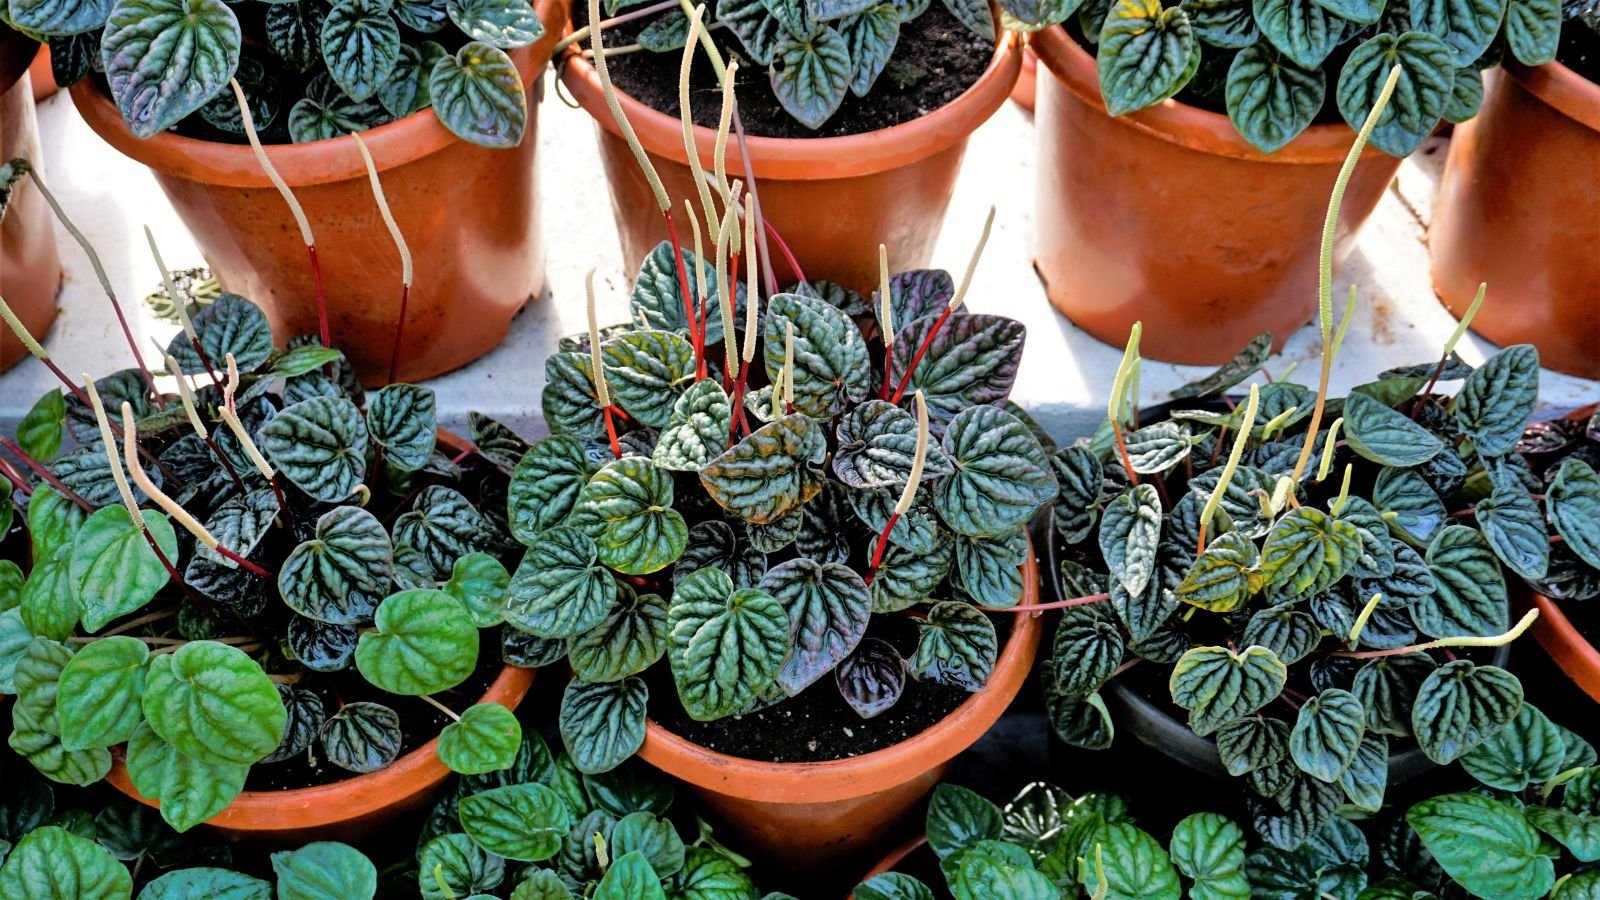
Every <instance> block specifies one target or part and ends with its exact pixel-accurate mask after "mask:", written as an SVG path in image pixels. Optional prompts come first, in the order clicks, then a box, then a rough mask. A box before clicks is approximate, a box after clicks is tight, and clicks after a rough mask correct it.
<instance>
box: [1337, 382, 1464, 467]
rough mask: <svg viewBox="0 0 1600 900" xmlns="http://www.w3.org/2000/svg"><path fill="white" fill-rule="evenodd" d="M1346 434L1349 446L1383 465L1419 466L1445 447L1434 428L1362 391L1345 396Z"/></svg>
mask: <svg viewBox="0 0 1600 900" xmlns="http://www.w3.org/2000/svg"><path fill="white" fill-rule="evenodd" d="M1344 436H1345V440H1347V441H1349V443H1350V449H1352V450H1354V451H1355V452H1356V453H1358V454H1360V455H1361V456H1364V457H1366V458H1367V459H1370V460H1372V461H1373V462H1375V463H1378V464H1379V465H1384V466H1419V465H1422V464H1423V463H1425V462H1427V461H1428V460H1430V459H1432V458H1434V457H1435V456H1436V455H1438V453H1439V451H1440V450H1443V449H1444V442H1443V441H1441V440H1439V438H1438V437H1436V436H1435V435H1434V434H1433V432H1431V431H1429V430H1428V429H1426V428H1423V427H1422V426H1421V425H1418V424H1417V423H1415V422H1413V421H1411V419H1410V417H1408V416H1406V415H1405V414H1404V413H1400V412H1396V411H1395V410H1393V409H1390V408H1389V407H1387V406H1385V405H1383V404H1382V403H1381V402H1379V401H1377V400H1374V399H1373V398H1371V397H1369V396H1367V395H1366V394H1359V393H1353V394H1351V395H1349V396H1348V397H1346V398H1345V401H1344Z"/></svg>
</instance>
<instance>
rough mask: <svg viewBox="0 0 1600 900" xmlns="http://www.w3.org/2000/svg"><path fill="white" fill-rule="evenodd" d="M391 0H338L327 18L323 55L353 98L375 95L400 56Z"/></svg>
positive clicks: (397, 31) (334, 74)
mask: <svg viewBox="0 0 1600 900" xmlns="http://www.w3.org/2000/svg"><path fill="white" fill-rule="evenodd" d="M390 5H391V2H390V0H337V2H335V3H334V4H333V8H332V9H331V10H329V12H328V17H327V19H325V20H324V21H323V24H322V34H321V46H322V58H323V60H324V61H325V62H326V63H327V66H328V72H329V74H331V75H332V76H333V80H334V81H335V82H337V83H338V85H339V88H340V89H341V90H343V91H344V93H345V95H346V96H348V97H349V98H350V99H351V100H355V101H357V102H360V101H362V100H366V99H367V98H369V97H372V96H373V95H375V94H376V93H377V92H378V88H379V86H381V85H382V84H383V83H384V82H385V81H387V80H388V78H389V73H390V72H392V71H393V70H394V66H395V63H396V62H397V61H398V60H399V58H400V26H399V24H397V23H396V22H395V20H394V19H393V17H391V16H390V15H389V7H390Z"/></svg>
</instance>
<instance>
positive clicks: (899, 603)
mask: <svg viewBox="0 0 1600 900" xmlns="http://www.w3.org/2000/svg"><path fill="white" fill-rule="evenodd" d="M954 546H955V542H954V541H952V540H951V539H950V537H949V535H948V534H947V533H945V532H938V533H936V537H935V540H934V543H933V544H932V546H931V547H930V549H929V550H928V552H926V553H922V552H918V551H916V550H913V549H911V548H908V547H903V546H898V545H896V544H894V543H893V541H891V542H890V544H889V549H888V550H886V551H884V554H883V558H882V561H881V562H880V563H879V565H878V573H877V577H875V578H874V579H873V580H872V585H871V589H872V611H873V612H897V611H899V610H902V609H909V608H911V607H913V606H916V605H917V604H919V603H922V602H924V601H926V600H927V599H928V598H929V597H930V596H931V595H932V594H933V592H934V590H935V589H936V588H938V587H939V584H940V582H942V581H944V579H945V576H947V575H949V574H950V566H951V564H952V562H953V561H954V556H955V554H954ZM876 551H877V540H876V539H874V540H873V543H872V546H870V547H869V548H868V554H869V555H870V554H872V553H875V552H876Z"/></svg>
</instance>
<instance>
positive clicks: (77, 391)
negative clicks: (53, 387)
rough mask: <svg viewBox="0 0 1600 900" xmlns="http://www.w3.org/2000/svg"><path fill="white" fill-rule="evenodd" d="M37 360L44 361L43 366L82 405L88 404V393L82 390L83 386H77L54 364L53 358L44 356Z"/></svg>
mask: <svg viewBox="0 0 1600 900" xmlns="http://www.w3.org/2000/svg"><path fill="white" fill-rule="evenodd" d="M39 361H40V362H42V363H44V365H45V368H47V369H49V370H50V372H51V374H53V375H55V376H56V379H57V380H59V381H60V382H61V383H62V384H64V385H66V386H67V390H69V391H71V392H72V396H74V397H77V398H78V402H79V403H82V404H83V405H84V406H89V405H90V404H89V395H88V394H85V393H84V392H83V388H81V387H78V384H77V382H75V381H73V380H72V379H71V378H68V377H67V373H65V372H63V371H61V367H60V366H58V365H56V364H55V361H54V360H52V359H51V358H50V357H48V356H46V357H45V358H43V359H41V360H39Z"/></svg>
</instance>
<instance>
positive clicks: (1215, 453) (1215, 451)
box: [1211, 425, 1228, 468]
mask: <svg viewBox="0 0 1600 900" xmlns="http://www.w3.org/2000/svg"><path fill="white" fill-rule="evenodd" d="M1227 437H1228V426H1226V425H1224V426H1222V428H1221V430H1219V431H1218V432H1217V440H1216V444H1215V446H1213V447H1212V448H1211V465H1212V467H1213V468H1215V467H1216V465H1217V460H1219V459H1221V458H1222V442H1223V441H1224V440H1226V439H1227Z"/></svg>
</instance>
